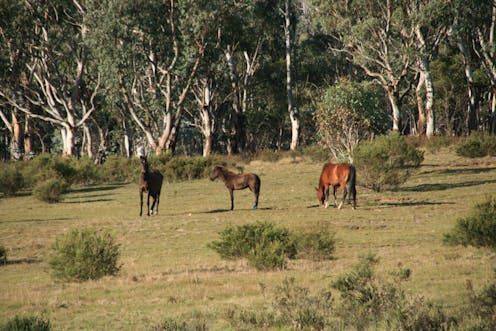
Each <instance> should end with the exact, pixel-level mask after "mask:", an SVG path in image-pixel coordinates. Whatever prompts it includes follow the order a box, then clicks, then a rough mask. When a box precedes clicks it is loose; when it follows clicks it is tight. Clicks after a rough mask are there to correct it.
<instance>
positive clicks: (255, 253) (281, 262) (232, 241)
mask: <svg viewBox="0 0 496 331" xmlns="http://www.w3.org/2000/svg"><path fill="white" fill-rule="evenodd" d="M220 236H221V240H219V241H214V242H212V243H210V244H209V247H210V248H212V249H213V250H215V251H216V252H217V253H219V254H220V256H221V257H222V258H224V259H236V258H247V259H248V262H249V263H250V265H252V266H254V267H255V268H257V269H259V270H268V269H277V268H279V269H282V268H284V267H285V266H286V258H290V259H292V258H295V257H296V245H295V243H294V242H293V240H291V237H290V234H289V231H288V230H287V229H285V228H276V227H274V225H273V224H272V223H266V222H257V223H255V224H246V225H242V226H238V227H232V226H231V227H227V228H226V229H224V230H223V231H222V232H221V233H220Z"/></svg>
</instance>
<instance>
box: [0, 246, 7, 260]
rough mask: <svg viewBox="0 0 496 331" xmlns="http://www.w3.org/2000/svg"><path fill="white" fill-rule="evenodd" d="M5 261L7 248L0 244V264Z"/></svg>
mask: <svg viewBox="0 0 496 331" xmlns="http://www.w3.org/2000/svg"><path fill="white" fill-rule="evenodd" d="M6 263H7V249H6V248H5V247H3V246H1V245H0V264H6Z"/></svg>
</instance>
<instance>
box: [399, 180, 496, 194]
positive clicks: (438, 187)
mask: <svg viewBox="0 0 496 331" xmlns="http://www.w3.org/2000/svg"><path fill="white" fill-rule="evenodd" d="M493 183H496V179H492V180H474V181H468V182H462V183H432V184H421V185H417V186H411V187H402V188H399V189H398V191H403V192H431V191H444V190H449V189H453V188H460V187H471V186H478V185H483V184H493Z"/></svg>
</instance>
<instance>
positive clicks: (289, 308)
mask: <svg viewBox="0 0 496 331" xmlns="http://www.w3.org/2000/svg"><path fill="white" fill-rule="evenodd" d="M332 302H333V299H332V295H331V292H329V291H323V292H322V293H320V294H319V295H317V296H312V295H310V293H309V290H308V289H307V288H304V287H300V286H297V285H296V284H295V281H294V278H289V279H287V278H286V279H285V280H284V282H283V283H282V285H280V286H278V287H277V289H276V294H275V303H274V306H275V307H276V308H277V310H278V311H279V312H280V313H281V318H282V320H283V321H284V322H285V324H289V325H292V326H294V327H295V329H296V330H302V329H303V330H324V329H326V328H327V327H328V326H329V321H328V319H329V310H330V308H331V306H332Z"/></svg>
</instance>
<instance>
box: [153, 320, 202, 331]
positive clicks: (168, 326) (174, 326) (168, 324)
mask: <svg viewBox="0 0 496 331" xmlns="http://www.w3.org/2000/svg"><path fill="white" fill-rule="evenodd" d="M206 330H208V328H207V324H206V323H205V321H195V322H191V323H188V322H185V321H177V320H174V319H165V320H164V321H162V322H160V323H159V324H157V325H155V326H153V327H152V328H151V329H150V331H206Z"/></svg>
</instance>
